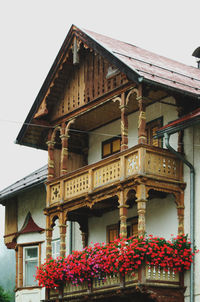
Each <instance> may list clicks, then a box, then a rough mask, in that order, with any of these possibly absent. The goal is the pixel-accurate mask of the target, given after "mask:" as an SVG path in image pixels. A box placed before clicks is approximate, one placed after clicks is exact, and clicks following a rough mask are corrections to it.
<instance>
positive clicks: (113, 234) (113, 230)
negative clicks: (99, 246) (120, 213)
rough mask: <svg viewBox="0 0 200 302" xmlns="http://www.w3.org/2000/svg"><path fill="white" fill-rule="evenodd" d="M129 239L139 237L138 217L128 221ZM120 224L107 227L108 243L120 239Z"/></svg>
mask: <svg viewBox="0 0 200 302" xmlns="http://www.w3.org/2000/svg"><path fill="white" fill-rule="evenodd" d="M126 223H127V237H130V236H138V217H133V218H128V219H127V222H126ZM119 233H120V223H118V224H117V223H116V224H112V225H109V226H107V242H108V243H109V242H111V241H113V240H115V239H116V238H118V237H119Z"/></svg>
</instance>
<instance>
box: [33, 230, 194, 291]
mask: <svg viewBox="0 0 200 302" xmlns="http://www.w3.org/2000/svg"><path fill="white" fill-rule="evenodd" d="M193 255H194V253H193V252H192V250H191V243H190V241H188V238H187V235H181V236H177V237H176V238H172V240H166V239H164V238H161V237H153V236H152V235H149V236H147V237H139V238H138V237H137V238H135V237H129V238H126V239H122V238H119V239H115V240H114V241H112V242H111V243H108V244H105V243H102V244H99V243H96V244H94V246H88V247H86V248H85V249H83V250H82V251H73V252H72V254H71V255H68V256H67V257H66V258H61V257H60V258H57V259H49V260H47V261H46V262H45V263H44V264H42V265H41V266H40V267H38V268H37V272H36V279H37V280H38V281H39V285H40V286H44V287H47V288H55V287H59V285H60V284H64V283H66V282H68V283H69V282H70V283H72V284H75V285H76V284H80V283H83V282H85V281H87V282H88V284H89V285H90V284H91V282H92V280H93V279H95V278H106V275H113V274H117V273H120V274H121V275H122V276H124V275H126V274H127V273H128V272H131V273H132V274H134V271H136V270H137V269H138V267H139V266H140V265H141V264H142V263H146V264H148V265H152V266H160V267H162V268H163V269H165V270H166V271H167V270H168V269H169V268H171V269H173V270H174V272H175V273H176V272H180V271H184V270H188V269H189V268H190V265H191V262H192V258H193Z"/></svg>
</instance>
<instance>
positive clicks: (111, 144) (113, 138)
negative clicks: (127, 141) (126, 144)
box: [101, 135, 122, 158]
mask: <svg viewBox="0 0 200 302" xmlns="http://www.w3.org/2000/svg"><path fill="white" fill-rule="evenodd" d="M117 140H119V141H120V148H119V150H117V151H113V142H114V141H117ZM121 142H122V139H121V135H116V136H114V137H112V138H109V139H107V140H105V141H103V142H102V143H101V158H106V157H108V156H111V155H113V154H116V153H118V152H120V150H121ZM107 144H110V147H111V152H110V154H107V155H104V154H103V150H104V146H105V145H107Z"/></svg>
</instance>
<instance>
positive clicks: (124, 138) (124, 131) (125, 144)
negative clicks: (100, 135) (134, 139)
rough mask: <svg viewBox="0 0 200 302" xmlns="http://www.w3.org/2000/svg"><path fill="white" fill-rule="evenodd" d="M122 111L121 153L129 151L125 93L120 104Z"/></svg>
mask: <svg viewBox="0 0 200 302" xmlns="http://www.w3.org/2000/svg"><path fill="white" fill-rule="evenodd" d="M120 103H121V104H120V107H119V108H120V110H121V139H122V142H121V151H124V150H126V149H128V114H127V108H128V106H127V105H126V98H125V93H124V92H123V93H122V95H121V102H120Z"/></svg>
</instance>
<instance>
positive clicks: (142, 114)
mask: <svg viewBox="0 0 200 302" xmlns="http://www.w3.org/2000/svg"><path fill="white" fill-rule="evenodd" d="M138 93H139V96H138V97H137V100H138V106H139V119H138V144H146V143H147V133H146V106H145V101H144V98H143V97H142V87H141V86H140V87H139V89H138Z"/></svg>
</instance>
